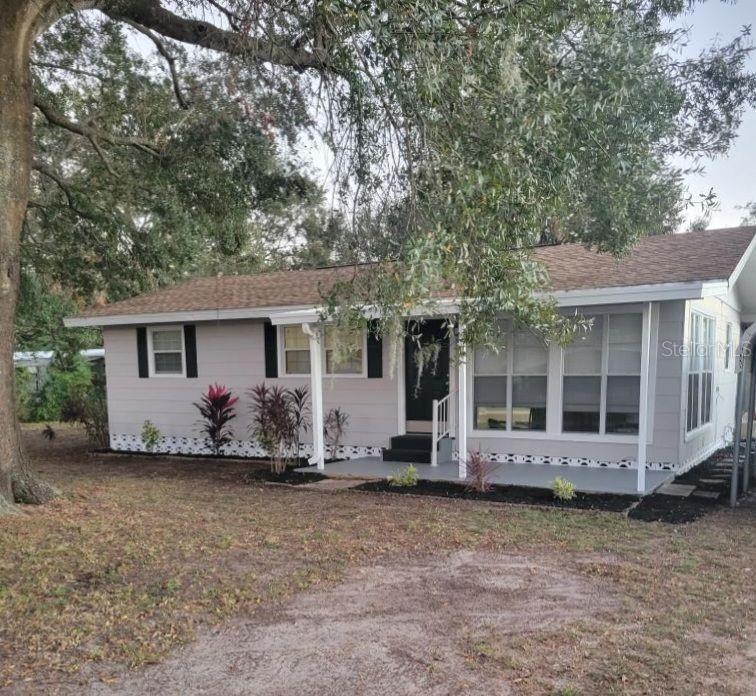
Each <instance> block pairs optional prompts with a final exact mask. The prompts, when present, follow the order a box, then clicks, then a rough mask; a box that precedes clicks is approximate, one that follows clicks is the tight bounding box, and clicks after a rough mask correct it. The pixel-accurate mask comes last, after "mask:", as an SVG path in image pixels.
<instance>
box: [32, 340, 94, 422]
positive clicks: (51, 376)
mask: <svg viewBox="0 0 756 696" xmlns="http://www.w3.org/2000/svg"><path fill="white" fill-rule="evenodd" d="M92 383H93V375H92V369H91V368H90V366H89V363H88V362H87V361H86V360H85V359H84V358H82V357H81V356H79V355H74V356H73V357H72V358H71V360H70V361H68V364H67V365H66V367H57V366H51V367H50V368H49V369H48V370H47V377H46V379H45V382H44V384H43V385H42V388H41V389H40V390H39V392H38V393H37V394H35V395H33V396H32V397H31V402H30V404H29V407H28V418H29V420H30V421H33V422H35V423H38V422H40V421H59V420H67V419H66V417H65V414H64V410H65V408H67V406H69V405H70V403H69V402H70V401H71V400H76V399H78V398H80V397H81V396H82V395H83V394H84V393H85V392H86V391H87V389H88V388H89V387H91V386H92Z"/></svg>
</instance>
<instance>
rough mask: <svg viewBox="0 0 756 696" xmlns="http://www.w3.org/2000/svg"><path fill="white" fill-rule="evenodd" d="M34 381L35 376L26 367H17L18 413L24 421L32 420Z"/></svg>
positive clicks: (15, 388)
mask: <svg viewBox="0 0 756 696" xmlns="http://www.w3.org/2000/svg"><path fill="white" fill-rule="evenodd" d="M33 382H34V376H33V375H32V373H31V372H29V370H27V369H26V368H25V367H17V368H16V369H15V372H14V390H15V395H16V415H17V416H18V419H19V420H20V421H21V422H22V423H24V422H26V421H29V420H31V413H32V406H33V390H32V384H33Z"/></svg>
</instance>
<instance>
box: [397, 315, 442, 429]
mask: <svg viewBox="0 0 756 696" xmlns="http://www.w3.org/2000/svg"><path fill="white" fill-rule="evenodd" d="M407 328H408V329H409V333H410V334H415V335H419V336H420V345H429V344H430V343H432V342H434V341H435V342H437V343H438V344H439V346H440V352H439V354H438V361H437V363H436V365H435V369H433V365H427V366H425V367H424V368H423V371H422V374H421V375H420V381H419V384H418V372H419V367H418V363H417V360H416V346H417V342H416V341H414V340H413V339H412V338H411V337H410V336H407V338H406V339H405V341H404V365H405V373H404V374H405V390H406V399H407V402H406V408H407V416H406V417H407V420H413V421H430V420H433V400H434V399H443V398H444V397H445V396H446V395H447V394H448V393H449V338H448V336H447V329H446V327H445V326H444V322H443V321H442V320H441V319H429V320H427V321H424V322H422V323H420V322H414V321H412V322H408V324H407Z"/></svg>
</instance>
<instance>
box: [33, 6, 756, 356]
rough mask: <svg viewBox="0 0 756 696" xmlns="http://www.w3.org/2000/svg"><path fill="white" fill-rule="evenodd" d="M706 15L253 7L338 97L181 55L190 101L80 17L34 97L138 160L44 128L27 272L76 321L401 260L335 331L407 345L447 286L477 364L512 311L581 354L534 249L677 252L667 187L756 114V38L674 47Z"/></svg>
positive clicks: (677, 202) (123, 37)
mask: <svg viewBox="0 0 756 696" xmlns="http://www.w3.org/2000/svg"><path fill="white" fill-rule="evenodd" d="M693 4H694V3H691V2H683V1H682V0H671V1H668V0H632V1H629V2H616V0H594V1H592V2H586V1H585V0H532V1H530V2H507V3H494V4H490V3H484V2H482V1H481V0H470V1H469V2H457V1H456V0H455V1H451V2H450V0H391V1H390V2H384V3H381V4H379V5H375V4H370V3H367V4H364V3H363V4H361V5H360V4H355V3H353V2H351V1H349V2H346V1H345V0H326V1H325V2H317V3H308V2H305V3H300V4H299V5H296V6H287V7H286V8H282V7H281V6H279V5H277V4H275V3H264V2H263V3H260V4H259V6H257V7H256V9H255V20H254V21H247V19H244V20H243V21H241V24H238V22H239V21H240V20H239V16H237V14H236V13H237V12H238V13H239V15H241V16H243V17H245V18H246V17H247V16H248V14H247V11H248V9H249V8H248V7H247V3H244V2H242V0H231V2H230V3H229V8H230V12H229V14H228V15H226V19H227V20H228V23H229V26H230V27H231V28H232V29H233V28H234V27H236V28H239V27H240V26H243V27H244V29H243V31H244V32H245V33H247V32H248V33H249V35H248V36H247V37H246V38H249V36H252V37H253V38H254V37H257V38H260V39H264V40H265V41H273V43H274V44H275V45H276V46H277V47H278V48H282V49H283V51H282V54H283V55H290V50H291V49H292V47H295V48H296V49H297V50H298V49H299V48H303V49H304V50H306V51H315V52H317V54H318V55H319V56H322V58H323V63H322V64H321V65H319V70H318V73H319V74H318V77H319V78H320V79H319V80H316V79H314V75H315V73H314V72H313V71H308V70H301V71H300V70H298V69H296V68H298V67H300V66H294V68H293V69H292V67H291V66H290V65H288V62H289V59H287V60H284V61H283V63H284V64H283V65H274V64H271V62H273V61H275V58H273V59H272V61H269V62H262V61H255V60H250V61H244V60H235V59H233V58H229V57H224V58H219V57H218V56H217V55H216V54H212V55H209V54H206V53H203V52H202V51H200V50H192V51H187V50H185V49H184V48H183V47H182V46H181V45H180V44H178V43H176V42H174V41H172V40H170V39H166V38H165V37H163V38H162V40H163V41H164V43H165V46H166V47H167V49H168V52H169V53H170V54H172V55H173V56H174V57H175V62H176V65H178V67H179V70H178V72H179V76H180V79H179V81H178V83H176V84H174V82H173V80H171V79H170V78H169V73H168V72H167V71H166V66H165V63H164V62H163V60H162V58H158V59H157V62H156V60H155V57H154V56H152V55H147V54H146V53H145V52H141V53H139V52H137V51H135V50H134V46H133V43H134V42H133V41H132V42H130V41H129V40H128V37H129V36H130V34H131V32H132V31H133V28H132V27H128V25H125V24H123V23H119V22H118V21H116V20H113V19H109V18H102V17H101V16H100V15H95V16H93V15H92V13H87V12H80V13H74V14H73V15H71V16H69V17H67V18H64V19H63V20H61V21H59V22H57V23H56V24H55V25H54V26H53V27H52V29H50V30H48V31H47V32H45V33H44V35H43V36H41V37H40V39H39V40H38V41H37V42H36V43H35V48H34V55H33V62H32V66H33V72H34V74H33V78H34V82H35V85H34V89H35V93H36V95H37V97H39V98H41V99H42V100H44V101H46V102H48V103H50V104H51V105H52V106H53V107H55V108H56V109H57V111H58V112H60V113H65V114H67V115H70V116H71V117H72V118H75V119H76V120H77V121H78V122H80V123H87V124H92V125H93V127H96V128H98V129H100V130H102V131H104V132H111V133H117V134H119V135H120V136H122V137H130V138H139V139H140V144H139V145H138V146H134V145H133V144H132V145H127V146H118V145H114V144H113V143H111V142H110V141H109V140H108V139H106V138H100V139H98V138H96V137H95V138H84V137H80V136H72V135H71V134H70V133H66V132H64V131H61V130H60V129H57V128H53V127H51V126H50V125H49V123H48V121H47V119H45V118H41V117H40V118H36V119H35V122H34V129H35V131H34V132H35V151H36V157H37V158H38V160H39V163H38V166H37V168H36V172H37V173H36V175H35V179H34V182H33V183H34V193H33V198H34V201H33V205H32V206H30V208H29V210H30V213H29V215H28V216H27V220H26V229H25V238H26V240H27V243H26V246H25V251H24V258H23V265H24V273H25V274H27V275H28V274H31V273H34V274H36V275H37V276H38V277H40V278H44V279H45V283H46V287H47V288H56V291H57V288H58V287H60V288H63V289H64V290H67V291H70V292H71V294H72V296H73V299H74V300H75V301H77V302H78V301H89V300H90V299H92V297H95V298H97V299H99V297H100V296H103V295H104V297H106V298H107V299H117V298H120V297H123V296H125V295H128V294H134V293H136V292H139V291H142V290H145V289H151V288H153V287H156V286H160V285H163V284H165V283H168V282H172V281H174V280H176V279H179V278H181V277H184V276H185V275H187V274H193V273H199V272H201V273H211V272H217V271H224V272H241V271H253V270H258V269H260V268H261V267H263V266H267V265H271V264H273V265H286V264H290V263H293V264H297V265H307V264H311V263H322V262H323V261H328V260H331V259H334V260H335V259H336V258H341V259H346V260H360V259H361V260H366V259H380V260H385V259H390V260H392V261H393V263H392V264H387V265H385V266H384V267H383V268H382V272H381V273H380V274H377V277H371V278H369V279H365V277H364V276H360V277H358V279H357V280H356V281H355V282H354V283H349V284H345V285H344V286H342V287H340V288H339V290H338V292H337V293H335V295H334V296H333V297H331V298H330V312H329V313H330V314H333V315H335V316H337V317H338V318H339V319H344V320H345V321H347V320H351V319H350V318H351V317H353V316H354V315H353V314H349V315H348V317H347V316H345V314H344V313H345V311H347V310H343V309H342V310H341V312H339V311H337V310H336V307H337V306H339V305H341V306H342V307H344V306H350V305H351V306H354V305H355V304H362V303H367V302H369V304H370V305H371V306H372V307H375V308H377V309H378V310H379V311H381V312H382V314H383V316H384V317H385V319H384V321H383V323H382V329H384V330H386V331H388V330H398V329H401V327H402V326H403V324H402V322H401V321H400V318H401V317H402V315H403V313H406V310H407V307H414V306H417V305H418V304H419V303H422V302H427V301H428V299H429V297H431V295H432V293H433V292H434V291H437V290H438V289H439V288H440V287H449V286H452V289H453V293H454V295H455V296H461V297H464V298H467V299H466V300H464V301H463V303H462V306H461V311H460V314H461V320H462V323H463V324H464V329H463V336H462V338H463V339H464V341H463V344H468V345H469V344H478V345H493V344H495V343H496V342H497V340H498V339H499V337H498V336H497V335H496V330H495V328H494V327H495V323H494V321H493V319H494V316H495V315H496V314H497V313H500V312H508V313H511V314H512V315H513V316H514V318H515V320H516V321H518V322H519V323H521V324H524V325H528V326H531V327H533V328H535V329H537V330H539V331H541V332H542V333H543V334H545V335H548V336H551V337H553V338H554V339H556V340H559V341H562V342H564V341H567V340H568V339H569V338H570V337H571V336H572V334H573V333H574V331H575V330H576V327H575V324H574V322H573V321H571V320H569V319H566V318H564V317H562V316H561V315H560V314H559V313H558V312H557V308H556V305H555V304H554V303H553V302H549V301H547V300H543V299H538V296H534V294H533V293H534V291H538V290H543V289H545V288H546V287H547V286H548V282H549V279H548V278H547V277H546V274H545V271H544V269H543V268H542V267H540V266H539V265H537V264H536V263H534V261H533V259H532V257H531V255H530V253H529V250H530V248H531V247H532V246H533V245H534V244H538V243H543V242H550V243H551V242H564V241H573V242H577V243H581V244H585V245H588V246H591V247H593V248H595V249H597V250H600V251H605V252H609V253H612V254H615V255H621V254H623V253H625V252H626V251H627V249H628V248H629V246H630V245H632V244H633V243H634V242H635V241H637V240H638V239H639V238H640V237H642V236H643V235H647V234H657V233H665V232H669V231H671V230H672V229H674V228H675V227H676V226H677V224H678V221H679V219H680V215H681V212H682V210H683V208H684V206H685V205H686V198H685V195H684V188H683V177H682V172H681V171H680V170H679V169H677V168H675V167H674V166H672V165H670V164H669V163H670V162H672V161H675V158H676V157H680V156H683V157H689V158H697V157H705V156H715V155H720V154H722V153H724V152H725V151H726V150H727V148H728V147H729V145H730V143H731V142H732V140H733V138H734V137H735V135H736V132H737V128H738V126H739V124H740V121H741V118H742V114H743V110H744V108H745V107H746V106H748V105H749V104H754V103H755V102H756V78H754V76H753V75H752V74H750V73H749V72H748V69H747V63H746V61H747V59H748V55H749V50H750V46H749V39H748V31H749V30H748V28H744V29H743V31H742V33H741V35H739V36H736V37H735V38H734V39H733V40H732V41H730V42H729V43H728V42H722V43H720V44H719V45H717V46H715V47H713V48H711V49H710V50H708V51H705V52H703V53H702V54H701V55H699V56H696V57H694V58H690V59H687V58H683V57H681V51H680V50H679V49H680V48H681V47H682V45H683V44H684V43H685V41H686V35H685V33H684V32H681V31H675V30H671V29H669V27H670V26H674V25H675V23H676V22H677V21H678V20H679V19H680V18H681V17H682V16H683V15H684V13H685V12H686V11H688V10H689V9H690V7H692V6H693ZM195 5H196V3H195ZM212 5H213V6H215V3H212ZM187 7H188V6H187V5H186V4H185V3H184V4H182V3H178V4H177V5H176V7H175V8H173V9H174V10H175V11H176V12H178V13H184V12H186V11H188V10H187ZM192 7H194V5H192ZM200 7H201V8H203V9H207V10H208V12H207V17H208V19H207V21H212V18H213V16H216V15H217V8H216V9H213V10H211V9H210V7H209V4H205V3H200ZM111 14H112V13H111ZM144 21H145V22H147V23H148V24H149V20H148V17H147V15H145V19H144ZM160 29H161V28H160V27H158V28H157V29H156V31H160ZM356 36H359V40H355V39H354V37H356ZM142 38H144V37H143V36H142ZM233 43H234V42H232V44H233ZM274 54H276V51H274V52H273V53H272V54H271V55H274ZM74 78H75V79H74ZM177 94H178V95H179V98H178V99H177V96H176V95H177ZM315 106H317V107H318V112H317V114H316V113H315V108H314V107H315ZM308 130H310V131H312V130H318V131H319V133H318V134H319V135H320V136H322V139H323V141H324V142H325V144H326V145H328V146H329V147H330V148H331V149H332V150H333V152H334V154H335V159H336V162H335V166H334V167H333V168H332V171H333V172H334V173H335V175H334V181H333V182H332V183H333V191H334V194H335V196H337V197H338V204H339V206H340V208H341V210H342V211H344V214H343V215H334V214H332V213H331V212H330V211H324V210H323V209H322V207H321V206H320V195H321V194H320V191H319V190H318V188H317V186H315V185H314V184H313V182H312V181H311V180H309V179H308V178H307V177H306V176H304V175H302V174H301V173H300V171H299V160H298V158H297V154H299V152H300V150H299V147H300V146H301V144H302V143H301V141H302V140H303V139H302V137H301V136H302V135H303V134H304V133H305V132H306V131H308ZM144 143H147V144H144ZM39 165H41V166H39ZM49 169H52V170H54V171H53V176H51V175H50V173H49V171H46V170H49ZM55 172H57V176H58V179H60V180H58V181H56V176H55ZM61 173H64V174H65V176H63V177H62V179H61V176H60V175H61ZM709 202H710V201H709ZM313 211H315V213H314V214H313ZM346 211H349V215H348V217H347V214H346ZM342 229H346V231H347V234H345V235H342V234H341V230H342ZM302 240H304V242H303V241H302ZM292 241H293V242H294V243H293V244H292ZM429 309H433V308H432V307H431V308H429ZM435 309H436V310H439V308H435ZM30 316H33V315H30Z"/></svg>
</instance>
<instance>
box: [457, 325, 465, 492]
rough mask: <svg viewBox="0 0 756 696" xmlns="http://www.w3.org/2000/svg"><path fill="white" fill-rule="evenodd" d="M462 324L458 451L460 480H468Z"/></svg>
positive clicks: (458, 384)
mask: <svg viewBox="0 0 756 696" xmlns="http://www.w3.org/2000/svg"><path fill="white" fill-rule="evenodd" d="M462 330H463V327H462V324H460V325H459V326H458V327H457V451H458V452H459V457H458V462H459V478H461V479H466V478H467V352H466V350H465V345H464V343H463V342H462Z"/></svg>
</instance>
